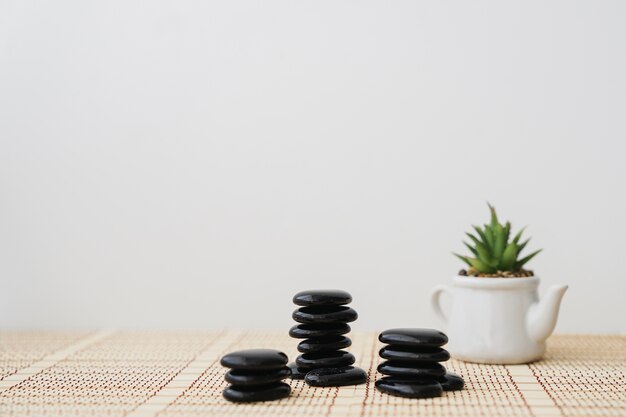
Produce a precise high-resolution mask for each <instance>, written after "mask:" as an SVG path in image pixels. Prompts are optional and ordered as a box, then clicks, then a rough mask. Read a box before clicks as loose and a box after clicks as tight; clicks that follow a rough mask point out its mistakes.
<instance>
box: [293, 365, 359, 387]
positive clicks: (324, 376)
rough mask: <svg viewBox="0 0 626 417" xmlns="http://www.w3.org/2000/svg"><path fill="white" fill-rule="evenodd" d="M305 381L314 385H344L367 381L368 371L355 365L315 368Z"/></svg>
mask: <svg viewBox="0 0 626 417" xmlns="http://www.w3.org/2000/svg"><path fill="white" fill-rule="evenodd" d="M304 381H305V382H306V383H307V384H309V385H311V386H312V387H342V386H345V385H359V384H364V383H365V382H367V372H365V371H364V370H363V369H361V368H356V367H354V366H344V367H341V368H319V369H313V370H312V371H310V372H309V373H307V374H306V377H305V378H304Z"/></svg>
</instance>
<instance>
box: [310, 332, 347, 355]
mask: <svg viewBox="0 0 626 417" xmlns="http://www.w3.org/2000/svg"><path fill="white" fill-rule="evenodd" d="M351 344H352V340H350V339H349V338H347V337H345V336H328V337H317V338H313V339H306V340H303V341H302V342H300V343H299V344H298V351H300V352H302V353H312V352H324V351H329V350H337V349H344V348H347V347H348V346H350V345H351Z"/></svg>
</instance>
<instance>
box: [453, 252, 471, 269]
mask: <svg viewBox="0 0 626 417" xmlns="http://www.w3.org/2000/svg"><path fill="white" fill-rule="evenodd" d="M452 254H453V255H454V256H456V257H457V258H459V259H460V260H462V261H463V262H465V263H466V264H468V265H469V266H472V264H471V263H470V261H469V260H468V259H467V257H465V256H463V255H459V254H458V253H452Z"/></svg>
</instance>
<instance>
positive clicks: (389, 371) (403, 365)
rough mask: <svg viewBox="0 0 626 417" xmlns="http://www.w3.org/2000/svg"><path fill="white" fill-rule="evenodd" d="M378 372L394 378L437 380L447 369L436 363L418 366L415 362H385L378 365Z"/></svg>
mask: <svg viewBox="0 0 626 417" xmlns="http://www.w3.org/2000/svg"><path fill="white" fill-rule="evenodd" d="M378 372H380V373H381V374H384V375H392V376H402V377H411V378H433V379H436V378H438V377H441V376H444V375H445V374H446V368H444V367H443V365H441V364H438V363H436V362H423V363H420V364H419V365H417V364H416V363H415V362H402V361H385V362H383V363H381V364H380V365H378Z"/></svg>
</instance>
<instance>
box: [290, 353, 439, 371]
mask: <svg viewBox="0 0 626 417" xmlns="http://www.w3.org/2000/svg"><path fill="white" fill-rule="evenodd" d="M354 361H355V358H354V355H353V354H352V353H350V352H346V351H343V350H336V351H332V352H318V353H303V354H302V355H300V356H298V357H297V358H296V365H298V366H299V367H301V368H305V369H306V368H308V369H317V368H340V367H342V366H350V365H352V364H353V363H354ZM442 375H443V374H442Z"/></svg>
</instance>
